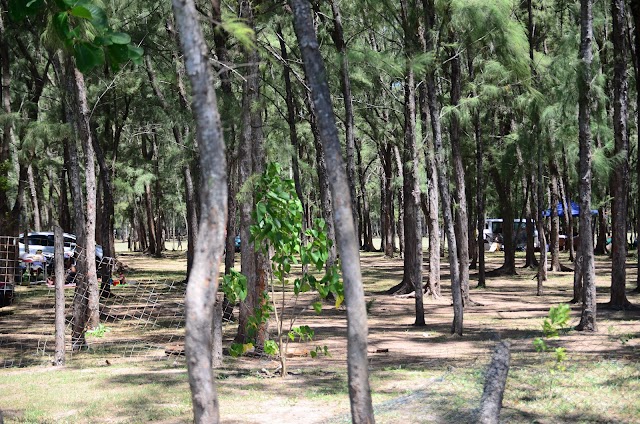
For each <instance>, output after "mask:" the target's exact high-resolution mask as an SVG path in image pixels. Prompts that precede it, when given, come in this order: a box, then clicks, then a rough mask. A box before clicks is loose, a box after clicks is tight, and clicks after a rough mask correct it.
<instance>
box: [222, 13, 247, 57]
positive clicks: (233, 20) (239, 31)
mask: <svg viewBox="0 0 640 424" xmlns="http://www.w3.org/2000/svg"><path fill="white" fill-rule="evenodd" d="M220 26H221V27H222V29H223V30H224V31H226V32H227V33H228V34H229V35H231V37H233V38H235V39H236V40H238V41H239V42H240V44H242V45H243V46H244V47H245V48H246V49H251V48H253V47H254V46H255V34H254V32H253V29H251V27H250V26H248V25H247V24H246V22H245V20H244V19H241V18H238V17H237V16H236V15H234V14H232V13H230V12H228V11H227V10H226V9H223V13H222V22H221V23H220Z"/></svg>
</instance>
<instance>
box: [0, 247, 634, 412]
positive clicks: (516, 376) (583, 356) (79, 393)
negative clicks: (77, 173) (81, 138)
mask: <svg viewBox="0 0 640 424" xmlns="http://www.w3.org/2000/svg"><path fill="white" fill-rule="evenodd" d="M168 256H169V257H168V258H166V259H154V258H149V257H143V256H141V255H140V254H135V253H124V254H123V256H122V258H123V260H124V261H125V262H126V263H127V264H128V265H129V266H130V267H131V270H130V274H129V279H130V280H131V281H132V282H135V280H136V279H172V278H175V277H177V276H180V275H182V272H184V269H185V266H186V260H185V258H184V254H182V255H178V254H175V253H171V252H168ZM563 256H564V255H563ZM487 259H488V264H487V266H488V268H494V267H497V266H498V265H500V263H501V261H500V259H501V258H500V254H499V253H496V254H493V255H490V256H488V258H487ZM522 261H523V258H521V257H520V258H519V259H518V264H519V265H521V264H522V263H523V262H522ZM362 263H363V266H362V269H363V281H364V285H365V294H366V298H367V301H368V302H370V304H371V306H370V308H369V314H368V318H369V328H370V330H369V368H370V373H371V381H372V397H373V402H374V409H375V412H376V418H377V420H378V422H381V423H407V422H411V423H450V422H456V423H465V422H468V423H471V422H475V413H476V409H477V408H478V406H479V399H480V395H481V393H482V385H483V382H484V372H485V369H486V366H487V364H488V361H489V358H490V355H491V352H492V350H493V348H494V346H495V344H496V342H497V340H499V339H508V340H510V341H511V349H512V359H511V369H510V372H509V378H508V380H507V385H506V390H505V397H504V401H503V410H502V414H501V420H502V421H503V422H509V423H534V422H537V423H605V422H616V423H637V422H640V420H639V418H638V417H640V405H639V404H638V402H637V399H636V397H635V393H637V391H638V389H640V365H639V364H640V321H639V320H638V318H639V314H640V312H638V311H630V312H629V311H627V312H624V311H617V312H616V311H602V312H600V311H599V313H600V325H601V326H602V329H603V330H602V331H600V332H599V333H596V334H584V333H580V332H576V331H572V330H570V328H571V326H572V325H575V323H576V322H577V320H578V318H579V313H580V312H579V305H574V306H572V311H571V319H570V321H569V322H568V323H567V327H566V332H562V334H561V335H560V337H559V338H557V339H554V340H553V341H551V342H550V343H551V344H553V346H554V347H564V348H565V349H566V352H567V355H566V359H564V360H563V361H562V362H561V363H558V362H557V361H556V358H555V357H554V355H553V353H551V352H536V350H535V349H534V345H533V340H534V339H535V338H537V337H540V336H541V335H542V322H543V319H544V318H545V317H547V314H548V311H549V308H550V307H551V306H554V305H557V304H559V303H567V302H568V301H569V300H570V298H571V285H572V281H571V275H572V274H571V273H553V274H550V278H549V281H548V282H547V284H546V287H545V294H544V295H543V296H536V295H535V290H536V282H535V280H533V279H532V277H534V271H531V270H525V269H518V274H519V275H517V276H515V277H510V278H508V279H507V278H501V277H499V278H491V279H489V280H488V281H487V288H486V289H474V290H472V296H473V298H474V300H475V301H476V302H478V303H480V304H481V305H478V306H475V307H472V308H469V309H468V311H467V314H466V316H465V335H464V337H458V336H451V335H450V323H451V319H452V310H451V307H450V304H451V299H450V288H449V286H448V285H447V284H443V287H442V289H443V292H442V293H443V297H442V298H441V299H440V300H435V301H433V300H426V301H425V309H426V321H427V326H426V327H414V326H413V325H412V324H413V320H412V308H413V299H411V298H407V297H405V296H393V295H386V294H384V292H385V291H386V290H387V289H389V288H390V287H391V286H393V285H394V284H395V283H396V282H397V281H398V279H400V278H401V273H399V272H398V269H399V264H400V263H401V260H400V259H388V258H387V259H385V258H384V257H383V256H382V255H381V254H380V253H365V254H363V257H362ZM447 272H448V271H447V267H446V265H445V266H443V270H442V273H443V275H446V274H447ZM608 273H609V260H608V259H607V258H606V257H598V258H597V261H596V275H597V282H598V295H599V299H604V298H606V297H607V290H608V288H607V285H606V281H607V278H608ZM471 277H472V279H474V278H475V275H474V273H472V274H471ZM29 289H30V290H31V288H29ZM130 289H131V287H127V286H126V285H124V286H119V287H115V288H114V289H113V291H114V294H118V293H119V290H130ZM40 296H41V297H40V299H42V296H43V294H42V293H41V295H40ZM630 299H632V301H640V295H638V294H630ZM312 300H313V299H310V298H308V299H305V302H307V306H306V308H305V312H303V313H302V316H301V318H300V320H301V321H302V322H303V323H304V324H307V325H309V326H310V327H311V328H313V329H314V330H315V337H314V340H313V341H312V342H307V343H296V344H295V346H292V347H290V352H291V357H290V359H289V361H290V364H289V369H290V371H291V374H290V375H289V376H288V377H287V378H285V379H282V378H280V377H279V376H278V375H277V374H276V372H275V371H276V369H277V368H278V361H277V360H276V359H275V358H274V357H271V358H269V357H263V358H231V357H225V359H224V364H223V365H222V366H221V367H220V368H218V369H216V371H215V372H216V376H217V378H216V382H217V384H218V390H219V395H220V411H221V414H222V416H223V417H224V422H229V423H256V422H259V423H268V422H279V423H299V422H305V423H327V424H333V423H343V422H349V421H350V416H349V402H348V395H347V380H346V343H345V337H346V334H345V333H346V323H345V316H344V315H345V313H344V310H343V309H344V308H342V310H341V309H340V308H339V309H337V310H336V309H335V308H333V307H332V305H330V304H326V303H325V305H324V307H323V309H324V310H323V313H322V314H321V315H317V314H315V313H314V311H313V308H311V307H310V306H309V304H310V303H311V301H312ZM33 301H36V300H35V299H32V298H29V302H33ZM25 303H26V300H25V301H18V302H17V303H16V304H15V306H13V307H12V308H11V309H8V310H6V309H5V310H2V311H0V315H1V316H2V319H1V320H0V334H3V335H6V334H7V333H8V332H14V333H15V331H16V330H15V329H16V328H24V329H29V328H30V327H33V326H34V325H38V322H37V321H36V320H35V319H34V318H33V316H32V314H30V313H29V311H28V310H27V309H26V308H27V305H28V303H27V305H25ZM48 313H49V314H52V313H53V311H52V310H49V311H48ZM18 316H20V317H21V318H19V319H20V320H33V321H31V322H24V321H22V322H19V323H16V322H12V321H9V320H8V318H9V319H11V320H13V319H18V318H17V317H18ZM119 325H123V324H122V323H118V322H116V323H107V324H106V327H107V328H109V329H110V330H111V331H109V332H107V333H105V335H104V337H103V340H101V341H104V342H107V343H108V348H101V347H100V346H99V343H98V344H97V345H96V346H92V348H91V350H90V351H89V352H87V353H79V354H74V356H73V359H72V360H71V361H70V363H69V364H68V365H67V366H66V367H65V368H64V369H63V370H61V371H56V372H52V369H51V367H50V366H49V365H48V364H47V365H39V366H31V367H28V368H6V369H4V370H2V371H0V379H1V380H2V381H3V384H2V386H3V396H2V398H1V399H0V409H1V410H3V412H4V414H5V415H4V418H5V422H7V423H13V422H16V423H42V422H74V423H94V422H105V423H107V422H109V423H138V422H150V421H153V422H161V423H182V422H189V421H190V420H191V418H190V416H191V402H190V396H189V389H188V381H187V374H186V365H185V362H184V358H183V357H178V358H169V357H168V356H165V357H164V358H160V359H158V358H157V357H147V358H145V356H144V355H141V356H134V357H131V356H127V355H125V354H123V353H121V351H120V350H118V349H117V348H116V347H117V346H118V344H119V343H120V345H125V344H126V339H127V338H135V337H143V333H144V331H145V330H144V327H143V326H139V327H136V326H135V325H129V326H127V327H126V328H127V331H126V333H119V332H118V326H119ZM236 326H237V324H236V323H226V324H225V337H224V343H225V345H227V346H228V345H229V344H230V343H231V342H232V339H233V334H234V331H235V327H236ZM118 337H122V340H118ZM4 341H5V342H6V340H4ZM96 341H97V342H98V339H96ZM315 345H327V346H328V348H329V354H330V356H319V357H317V358H315V359H313V358H311V357H309V355H308V351H309V350H310V349H313V347H314V346H315ZM2 347H3V344H2V342H0V349H1V348H2ZM4 347H5V348H6V343H5V344H4ZM23 354H24V355H34V354H35V352H33V351H31V352H24V353H23ZM50 354H51V352H48V356H46V357H47V358H50ZM105 361H108V362H109V363H110V365H106V362H105ZM558 365H561V368H559V367H558ZM596 399H597V401H596Z"/></svg>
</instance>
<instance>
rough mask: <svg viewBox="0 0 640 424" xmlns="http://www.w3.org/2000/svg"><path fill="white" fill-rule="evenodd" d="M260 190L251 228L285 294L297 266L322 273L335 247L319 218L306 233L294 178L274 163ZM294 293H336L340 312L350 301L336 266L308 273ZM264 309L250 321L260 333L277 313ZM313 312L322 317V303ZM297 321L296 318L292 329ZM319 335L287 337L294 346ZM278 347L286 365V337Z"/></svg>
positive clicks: (300, 331) (296, 330)
mask: <svg viewBox="0 0 640 424" xmlns="http://www.w3.org/2000/svg"><path fill="white" fill-rule="evenodd" d="M255 190H256V192H255V195H256V207H255V210H254V212H253V220H254V224H253V225H252V226H251V228H250V232H251V241H252V242H254V243H255V245H256V248H258V249H261V250H262V252H263V253H264V254H265V255H268V254H270V252H271V257H270V259H271V262H272V264H273V275H274V277H275V278H276V280H277V281H278V283H279V284H280V285H281V286H282V290H284V286H285V281H286V279H287V277H288V276H289V275H290V273H291V267H292V265H294V264H301V265H306V266H309V267H311V268H313V269H314V270H315V272H321V271H322V270H323V268H324V267H325V265H326V262H327V259H328V257H329V249H330V248H331V243H332V242H331V240H329V238H328V237H327V234H326V232H325V222H324V220H322V219H316V220H315V221H314V222H313V226H312V227H311V228H308V229H306V231H304V232H303V224H302V221H303V210H302V204H301V203H300V200H299V199H298V197H297V195H296V192H295V185H294V182H293V181H292V180H291V179H286V178H282V176H281V167H280V165H279V164H277V163H270V164H268V165H267V168H266V170H265V172H264V173H263V174H262V175H261V176H260V178H259V179H258V180H257V181H256V186H255ZM301 235H302V236H304V238H305V243H302V242H301V239H300V237H301ZM293 290H294V295H295V296H298V295H299V294H300V293H305V292H308V291H311V290H315V291H316V292H317V293H318V295H319V296H320V297H321V298H326V297H327V296H329V295H330V294H331V295H333V296H334V297H335V304H336V307H339V306H340V305H341V303H342V302H343V300H344V287H343V285H342V281H341V280H340V274H339V272H338V269H337V267H336V266H335V265H333V266H330V267H327V269H326V271H325V273H324V275H323V276H322V278H320V279H318V278H316V276H314V275H313V274H311V273H310V272H303V274H302V276H301V277H298V278H296V279H295V280H294V282H293ZM265 296H267V295H266V294H265ZM265 300H266V299H265ZM261 305H263V306H261V307H260V308H258V309H256V311H254V315H253V316H252V317H251V318H250V319H249V326H250V327H252V328H254V329H255V330H257V329H258V328H259V326H260V325H261V324H262V323H264V322H265V321H266V319H267V318H268V316H269V312H271V311H272V310H273V308H272V307H271V306H270V305H269V306H267V305H268V302H266V301H264V302H261ZM269 308H271V309H269ZM313 308H314V310H315V311H316V313H320V312H321V311H322V304H320V303H319V302H316V303H314V304H313ZM283 314H284V309H283V310H282V311H281V312H280V314H277V315H276V317H278V321H279V322H278V331H279V334H280V335H282V322H283V319H284V318H283ZM294 318H295V317H294ZM294 318H292V321H291V322H292V324H293V320H294ZM313 335H314V332H313V330H312V329H311V328H310V327H309V326H306V325H303V326H299V327H291V328H290V330H289V331H288V333H287V337H288V338H289V339H290V340H291V341H295V340H298V341H310V340H312V339H313ZM278 344H279V346H278V351H279V352H280V355H281V360H284V357H283V356H282V355H283V354H284V355H286V346H287V344H286V343H285V344H284V346H283V345H282V341H281V339H280V338H279V340H278ZM270 350H272V349H270Z"/></svg>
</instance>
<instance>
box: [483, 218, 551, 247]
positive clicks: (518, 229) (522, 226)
mask: <svg viewBox="0 0 640 424" xmlns="http://www.w3.org/2000/svg"><path fill="white" fill-rule="evenodd" d="M526 222H527V221H526V219H522V220H521V219H514V220H513V235H514V238H515V240H516V249H520V250H524V249H525V248H526V245H527V229H526ZM498 234H500V235H501V236H502V235H503V231H502V218H487V219H485V221H484V230H482V235H483V237H484V246H485V250H489V246H490V245H491V243H493V242H494V241H496V237H497V236H498ZM533 246H534V248H536V249H537V248H538V247H539V242H538V230H536V229H535V228H534V230H533Z"/></svg>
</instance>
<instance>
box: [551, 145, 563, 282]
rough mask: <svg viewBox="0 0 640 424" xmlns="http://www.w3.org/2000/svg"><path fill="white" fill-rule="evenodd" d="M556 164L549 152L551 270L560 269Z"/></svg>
mask: <svg viewBox="0 0 640 424" xmlns="http://www.w3.org/2000/svg"><path fill="white" fill-rule="evenodd" d="M558 174H559V173H558V164H557V163H556V158H555V155H554V153H553V152H552V153H551V158H550V160H549V190H550V192H551V202H550V206H549V208H550V212H551V218H550V219H551V234H550V235H549V250H550V251H551V271H553V272H559V271H561V266H560V247H559V241H560V218H559V217H558V203H559V200H560V195H559V193H558V179H559V178H558Z"/></svg>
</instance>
